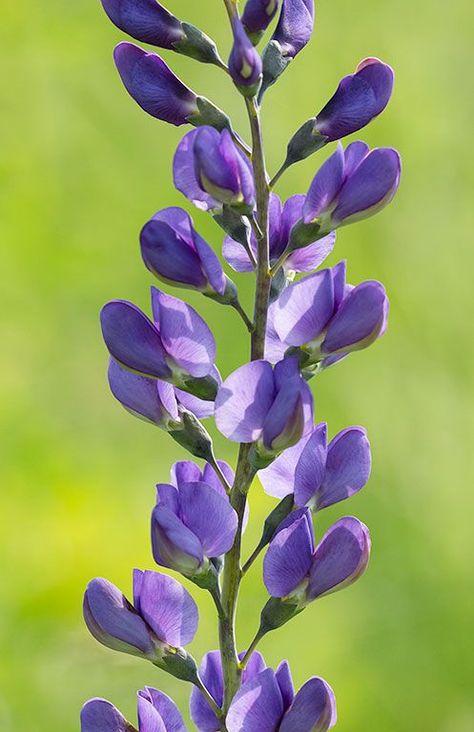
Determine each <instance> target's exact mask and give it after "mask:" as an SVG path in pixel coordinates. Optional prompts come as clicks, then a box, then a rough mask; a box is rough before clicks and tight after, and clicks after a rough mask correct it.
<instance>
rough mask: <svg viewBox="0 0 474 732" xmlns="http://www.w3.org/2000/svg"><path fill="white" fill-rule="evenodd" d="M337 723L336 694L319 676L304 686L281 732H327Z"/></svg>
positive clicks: (296, 697)
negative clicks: (296, 731)
mask: <svg viewBox="0 0 474 732" xmlns="http://www.w3.org/2000/svg"><path fill="white" fill-rule="evenodd" d="M336 721H337V714H336V699H335V696H334V692H333V690H332V689H331V687H330V686H329V684H327V683H326V682H325V681H324V679H321V678H319V677H317V676H313V678H311V679H309V680H308V681H307V682H306V684H304V685H303V686H302V687H301V689H300V690H299V692H298V693H297V695H296V696H295V699H294V701H293V704H292V705H291V707H290V709H289V710H288V712H287V713H286V714H285V717H284V719H283V722H282V723H281V725H280V732H294V731H295V730H298V732H326V730H328V729H330V728H331V727H334V725H335V724H336Z"/></svg>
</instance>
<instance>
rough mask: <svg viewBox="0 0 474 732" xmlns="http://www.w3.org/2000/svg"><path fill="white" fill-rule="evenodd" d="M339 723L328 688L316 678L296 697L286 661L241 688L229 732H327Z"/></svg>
mask: <svg viewBox="0 0 474 732" xmlns="http://www.w3.org/2000/svg"><path fill="white" fill-rule="evenodd" d="M336 720H337V713H336V700H335V697H334V692H333V691H332V689H331V687H330V686H329V684H327V683H326V681H324V679H321V678H319V677H317V676H313V677H312V678H311V679H309V680H308V681H307V682H306V683H305V684H304V685H303V686H302V687H301V689H300V690H299V691H298V693H297V694H296V695H295V691H294V687H293V680H292V677H291V672H290V668H289V666H288V663H287V662H286V661H283V662H282V663H281V664H280V665H279V666H278V668H277V670H276V671H273V669H271V668H267V669H264V670H263V671H261V672H260V673H259V674H257V676H253V677H252V678H250V679H248V680H247V681H246V682H245V683H243V684H242V687H241V688H240V690H239V691H238V692H237V694H236V695H235V697H234V699H233V701H232V703H231V705H230V709H229V713H228V715H227V719H226V726H227V729H228V730H229V732H326V730H328V729H331V727H334V725H335V724H336ZM209 732H210V730H209Z"/></svg>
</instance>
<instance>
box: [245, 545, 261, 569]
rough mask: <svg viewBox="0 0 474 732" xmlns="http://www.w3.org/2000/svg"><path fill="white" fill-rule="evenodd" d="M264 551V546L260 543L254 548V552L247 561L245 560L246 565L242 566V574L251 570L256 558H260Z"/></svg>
mask: <svg viewBox="0 0 474 732" xmlns="http://www.w3.org/2000/svg"><path fill="white" fill-rule="evenodd" d="M262 551H263V547H262V546H260V545H259V546H257V547H256V548H255V549H254V550H253V552H252V554H251V555H250V557H249V558H248V559H247V561H246V562H245V564H244V566H243V567H242V575H244V574H247V572H248V571H249V569H250V567H251V566H252V564H253V563H254V562H255V560H256V559H258V557H259V556H260V554H261V553H262Z"/></svg>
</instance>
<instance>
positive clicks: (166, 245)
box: [140, 207, 229, 296]
mask: <svg viewBox="0 0 474 732" xmlns="http://www.w3.org/2000/svg"><path fill="white" fill-rule="evenodd" d="M140 246H141V252H142V257H143V261H144V262H145V265H146V266H147V267H148V269H149V270H150V272H152V273H153V274H154V275H156V277H158V278H159V279H160V280H162V281H163V282H166V283H167V284H172V285H176V286H178V287H187V288H191V289H194V290H199V291H200V292H203V293H204V294H209V295H220V296H224V294H225V291H226V288H227V287H228V282H229V281H228V279H227V278H226V276H225V274H224V270H223V269H222V265H221V263H220V261H219V258H218V257H217V256H216V255H215V254H214V252H213V250H212V249H211V247H210V246H209V244H208V243H207V242H206V241H204V239H203V238H202V237H201V236H200V235H199V234H198V232H197V231H196V230H195V228H194V226H193V221H192V219H191V217H190V216H189V214H188V213H186V211H183V209H182V208H178V207H172V208H165V209H163V210H162V211H158V213H156V214H155V215H154V216H153V218H152V219H150V221H148V222H147V223H146V224H145V226H144V227H143V229H142V231H141V234H140Z"/></svg>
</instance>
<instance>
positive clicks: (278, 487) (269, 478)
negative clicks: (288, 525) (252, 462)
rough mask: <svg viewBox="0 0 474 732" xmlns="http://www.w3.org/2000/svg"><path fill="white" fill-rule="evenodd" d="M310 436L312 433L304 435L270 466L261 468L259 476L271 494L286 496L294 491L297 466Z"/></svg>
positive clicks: (279, 496)
mask: <svg viewBox="0 0 474 732" xmlns="http://www.w3.org/2000/svg"><path fill="white" fill-rule="evenodd" d="M310 437H311V435H310V434H308V435H304V436H303V437H302V438H301V440H300V441H299V442H298V444H297V445H294V446H293V447H290V448H288V450H285V452H284V453H283V454H282V455H280V456H279V457H277V459H276V460H274V461H273V463H271V465H269V466H268V468H264V469H263V470H259V472H258V477H259V478H260V482H261V484H262V485H263V490H264V491H265V493H267V494H268V495H269V496H274V497H275V498H284V497H285V496H288V495H289V494H290V493H293V492H294V490H295V470H296V466H297V464H298V460H299V459H300V456H301V453H302V452H303V449H304V446H305V445H306V444H307V442H308V440H309V438H310Z"/></svg>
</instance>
